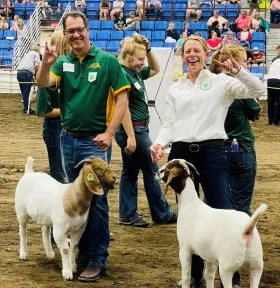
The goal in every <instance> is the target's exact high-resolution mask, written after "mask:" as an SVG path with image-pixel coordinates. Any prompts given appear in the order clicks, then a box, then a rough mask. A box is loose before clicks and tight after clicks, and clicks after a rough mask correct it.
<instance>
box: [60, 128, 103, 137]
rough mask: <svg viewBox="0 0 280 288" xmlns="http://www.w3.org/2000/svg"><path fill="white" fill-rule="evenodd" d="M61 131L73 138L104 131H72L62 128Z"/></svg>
mask: <svg viewBox="0 0 280 288" xmlns="http://www.w3.org/2000/svg"><path fill="white" fill-rule="evenodd" d="M62 132H63V133H64V134H65V135H70V136H72V137H74V138H86V137H90V136H95V135H97V134H101V133H104V131H72V130H66V129H64V128H62Z"/></svg>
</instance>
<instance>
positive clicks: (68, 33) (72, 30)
mask: <svg viewBox="0 0 280 288" xmlns="http://www.w3.org/2000/svg"><path fill="white" fill-rule="evenodd" d="M86 28H87V27H79V28H76V29H68V30H65V31H64V32H65V33H66V34H67V35H74V34H75V33H76V32H77V33H78V34H82V33H84V32H85V29H86Z"/></svg>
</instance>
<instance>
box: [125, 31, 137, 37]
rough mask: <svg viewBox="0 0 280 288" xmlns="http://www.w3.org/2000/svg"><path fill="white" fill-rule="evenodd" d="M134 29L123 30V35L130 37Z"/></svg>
mask: <svg viewBox="0 0 280 288" xmlns="http://www.w3.org/2000/svg"><path fill="white" fill-rule="evenodd" d="M134 33H135V31H125V32H124V37H132V36H133V34H134Z"/></svg>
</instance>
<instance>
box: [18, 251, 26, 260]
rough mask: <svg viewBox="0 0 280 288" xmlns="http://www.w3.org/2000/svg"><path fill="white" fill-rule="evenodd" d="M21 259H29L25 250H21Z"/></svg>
mask: <svg viewBox="0 0 280 288" xmlns="http://www.w3.org/2000/svg"><path fill="white" fill-rule="evenodd" d="M19 259H20V260H25V261H26V260H27V253H23V252H21V253H20V254H19Z"/></svg>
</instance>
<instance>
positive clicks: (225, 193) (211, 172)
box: [168, 140, 233, 282]
mask: <svg viewBox="0 0 280 288" xmlns="http://www.w3.org/2000/svg"><path fill="white" fill-rule="evenodd" d="M191 150H192V151H193V152H192V151H191ZM172 159H185V160H186V161H188V162H190V163H192V164H193V165H194V166H195V167H196V169H197V171H198V173H199V174H200V176H195V181H194V182H195V187H196V190H197V192H198V189H199V183H200V184H201V186H202V189H203V192H204V195H205V198H206V201H207V204H208V205H209V206H210V207H212V208H218V209H233V204H232V199H231V193H230V187H229V175H228V168H227V160H226V156H225V151H224V141H223V140H209V141H203V142H200V143H192V145H190V144H188V143H184V142H175V143H173V144H172V148H171V151H170V154H169V157H168V161H170V160H172ZM203 268H204V262H203V260H202V259H201V258H200V257H199V256H197V255H193V257H192V272H191V274H192V277H193V278H194V279H195V280H196V281H197V282H199V281H200V280H201V279H202V274H203Z"/></svg>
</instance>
